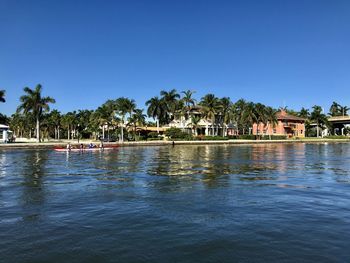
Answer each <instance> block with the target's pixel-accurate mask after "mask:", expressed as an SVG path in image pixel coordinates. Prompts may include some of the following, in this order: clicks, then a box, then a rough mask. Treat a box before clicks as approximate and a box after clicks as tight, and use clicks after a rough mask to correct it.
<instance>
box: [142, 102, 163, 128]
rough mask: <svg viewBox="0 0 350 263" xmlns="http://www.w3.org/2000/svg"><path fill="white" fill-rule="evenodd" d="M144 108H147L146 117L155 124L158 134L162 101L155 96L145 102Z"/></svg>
mask: <svg viewBox="0 0 350 263" xmlns="http://www.w3.org/2000/svg"><path fill="white" fill-rule="evenodd" d="M146 106H148V109H147V115H148V117H152V118H153V119H154V120H156V122H157V132H158V133H159V122H160V119H161V116H162V113H163V110H164V109H163V103H162V101H161V100H160V99H159V98H158V97H157V96H156V97H153V98H151V99H149V100H148V101H146Z"/></svg>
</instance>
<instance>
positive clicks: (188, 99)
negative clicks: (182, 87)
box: [181, 90, 196, 117]
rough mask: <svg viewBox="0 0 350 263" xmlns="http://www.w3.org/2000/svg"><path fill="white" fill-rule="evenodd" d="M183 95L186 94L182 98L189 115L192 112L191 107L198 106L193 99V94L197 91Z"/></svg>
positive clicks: (188, 91) (190, 91)
mask: <svg viewBox="0 0 350 263" xmlns="http://www.w3.org/2000/svg"><path fill="white" fill-rule="evenodd" d="M181 93H183V94H184V95H183V97H182V101H183V102H184V106H185V109H186V111H187V113H188V112H189V111H190V110H191V107H193V106H194V105H195V104H196V100H195V99H194V98H193V94H194V93H195V91H192V90H186V91H183V92H181ZM187 117H188V116H187Z"/></svg>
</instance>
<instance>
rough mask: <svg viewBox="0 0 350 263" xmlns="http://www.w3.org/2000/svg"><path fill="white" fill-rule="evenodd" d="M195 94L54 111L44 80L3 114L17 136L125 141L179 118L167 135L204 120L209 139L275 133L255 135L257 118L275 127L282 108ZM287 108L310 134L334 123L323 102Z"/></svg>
mask: <svg viewBox="0 0 350 263" xmlns="http://www.w3.org/2000/svg"><path fill="white" fill-rule="evenodd" d="M194 94H195V91H193V90H185V91H182V92H178V91H177V90H175V89H172V90H169V91H166V90H162V91H161V92H160V94H159V95H158V96H153V97H151V98H150V99H149V100H147V101H146V103H145V106H146V109H145V113H144V110H143V109H140V108H138V107H137V105H136V102H135V101H134V100H133V99H129V98H126V97H119V98H116V99H110V100H107V101H106V102H105V103H103V104H102V105H100V106H99V107H97V109H95V110H87V109H81V110H76V111H70V112H66V113H61V112H60V111H58V110H57V109H54V110H52V111H50V108H49V105H50V104H52V103H55V100H54V99H53V98H51V97H45V96H43V95H42V87H41V85H37V86H36V87H35V89H31V88H28V87H26V88H24V95H23V96H21V97H20V105H19V107H18V110H17V112H16V113H14V114H13V115H12V116H11V117H7V116H5V115H2V114H1V116H0V117H1V118H0V119H1V122H2V123H4V124H6V123H9V124H10V126H11V129H12V130H13V131H14V133H15V134H16V136H18V137H29V138H32V137H35V138H36V139H37V141H40V140H41V139H48V138H51V139H56V140H61V139H68V140H73V139H79V138H91V139H102V140H106V141H113V140H120V141H124V140H125V139H127V140H136V139H140V138H147V137H148V138H151V137H152V136H153V135H152V134H153V133H149V136H145V135H144V134H141V132H142V129H140V127H157V129H153V131H157V132H156V133H155V134H154V137H155V138H158V137H159V136H158V135H159V133H160V129H159V127H160V126H171V124H172V123H173V122H176V121H178V120H181V122H182V127H183V128H182V129H172V130H170V131H168V132H167V133H166V134H168V137H170V138H173V139H175V138H176V139H184V138H186V139H191V138H192V136H195V138H197V137H198V136H199V137H200V136H201V137H200V138H202V137H203V136H204V131H203V125H204V126H205V125H207V127H206V129H208V130H210V133H206V134H207V135H209V136H211V137H207V138H213V137H215V138H232V137H235V138H236V137H237V136H240V137H241V138H250V137H252V138H253V137H254V138H266V137H267V138H269V139H272V138H275V136H273V135H272V134H266V133H261V134H259V133H258V134H257V135H256V136H253V135H252V127H253V124H254V123H260V124H262V125H263V126H264V127H265V128H264V130H268V131H271V130H272V129H273V128H274V127H275V126H276V124H277V118H276V113H277V112H278V109H275V108H273V107H270V106H267V105H264V104H262V103H254V102H251V101H246V100H244V99H239V100H237V101H236V102H233V101H232V100H231V99H230V98H229V97H222V98H220V97H217V96H216V95H215V94H213V93H209V94H206V95H204V96H202V97H201V99H200V100H198V102H197V100H196V99H195V98H194ZM4 95H5V92H4V91H3V90H1V91H0V101H2V102H4V101H5V100H4ZM285 110H286V111H287V112H288V113H289V114H292V115H296V116H299V117H302V118H304V119H305V120H306V122H305V124H306V133H307V134H309V135H312V134H313V133H314V135H315V136H320V129H321V128H324V127H330V124H329V123H328V121H327V116H326V115H325V114H324V113H323V110H322V108H321V107H320V106H317V105H315V106H314V107H312V109H311V111H310V110H309V109H306V108H301V109H300V111H294V110H290V109H287V108H285ZM348 111H349V108H348V107H346V106H342V105H340V104H338V103H336V102H333V104H332V105H331V107H330V110H329V116H343V115H346V114H347V113H348ZM152 121H153V122H152ZM271 128H272V129H271ZM315 128H316V129H315ZM229 129H230V131H232V130H234V134H232V133H231V134H229V133H228V130H229ZM344 130H345V131H346V128H344ZM151 131H152V130H151ZM151 135H152V136H151ZM199 137H198V138H199ZM203 139H204V137H203Z"/></svg>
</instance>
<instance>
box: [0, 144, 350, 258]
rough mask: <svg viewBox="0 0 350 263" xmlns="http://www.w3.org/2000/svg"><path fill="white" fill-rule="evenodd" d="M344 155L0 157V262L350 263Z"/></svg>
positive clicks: (178, 150) (280, 150) (248, 149)
mask: <svg viewBox="0 0 350 263" xmlns="http://www.w3.org/2000/svg"><path fill="white" fill-rule="evenodd" d="M349 247H350V144H346V143H339V144H295V145H287V144H273V145H253V146H249V145H244V146H243V145H242V146H175V147H169V146H162V147H137V148H136V147H135V148H119V149H118V150H114V151H105V152H95V153H92V152H90V153H83V154H81V153H70V154H68V153H60V152H53V151H49V150H2V151H0V262H271V261H274V262H301V261H302V262H349V261H350V250H349Z"/></svg>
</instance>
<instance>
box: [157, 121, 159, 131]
mask: <svg viewBox="0 0 350 263" xmlns="http://www.w3.org/2000/svg"><path fill="white" fill-rule="evenodd" d="M157 133H159V119H158V118H157Z"/></svg>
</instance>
